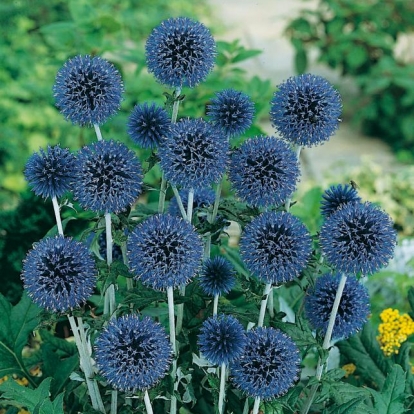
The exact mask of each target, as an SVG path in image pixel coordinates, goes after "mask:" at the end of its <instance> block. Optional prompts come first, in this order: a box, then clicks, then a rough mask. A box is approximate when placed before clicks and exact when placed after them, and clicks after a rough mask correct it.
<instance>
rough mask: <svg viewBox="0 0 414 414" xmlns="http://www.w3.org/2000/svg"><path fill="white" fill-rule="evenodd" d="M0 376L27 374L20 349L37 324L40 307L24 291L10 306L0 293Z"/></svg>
mask: <svg viewBox="0 0 414 414" xmlns="http://www.w3.org/2000/svg"><path fill="white" fill-rule="evenodd" d="M0 310H1V312H2V313H1V325H0V328H1V329H0V378H1V377H3V376H5V375H7V374H12V373H21V374H23V375H25V376H27V373H26V370H25V367H24V364H23V361H22V350H23V347H24V346H25V345H26V343H27V340H28V337H29V335H30V333H31V332H32V331H33V330H34V329H35V328H36V327H37V325H38V324H39V314H40V312H41V309H40V308H39V307H38V306H37V305H35V304H34V303H33V302H32V301H31V300H30V298H29V297H28V296H27V295H26V294H25V293H24V294H23V296H22V299H21V300H20V302H19V303H18V304H17V305H16V306H15V307H13V308H12V307H11V306H10V304H9V303H8V302H7V300H6V299H5V297H4V296H2V295H0Z"/></svg>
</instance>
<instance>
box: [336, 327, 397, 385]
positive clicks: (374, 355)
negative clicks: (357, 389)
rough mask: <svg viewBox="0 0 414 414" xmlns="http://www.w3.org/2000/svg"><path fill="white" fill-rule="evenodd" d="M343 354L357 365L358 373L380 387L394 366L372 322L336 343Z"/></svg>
mask: <svg viewBox="0 0 414 414" xmlns="http://www.w3.org/2000/svg"><path fill="white" fill-rule="evenodd" d="M336 346H337V347H338V348H339V350H340V352H341V354H342V355H343V356H345V357H346V359H347V360H348V361H349V362H352V363H354V364H355V365H356V367H357V370H358V375H360V376H361V377H363V378H364V379H367V380H369V381H371V383H372V384H375V385H376V386H378V387H379V388H381V387H382V386H383V385H384V382H385V377H386V375H387V373H388V372H389V371H390V369H391V367H392V363H391V361H390V360H389V359H387V358H385V357H384V354H383V353H382V351H381V349H380V347H379V344H378V341H377V339H376V334H375V332H374V330H373V328H372V326H371V323H367V324H365V327H364V329H363V330H362V332H360V333H359V334H357V335H354V336H352V337H351V338H349V339H347V340H346V341H341V342H338V343H337V344H336Z"/></svg>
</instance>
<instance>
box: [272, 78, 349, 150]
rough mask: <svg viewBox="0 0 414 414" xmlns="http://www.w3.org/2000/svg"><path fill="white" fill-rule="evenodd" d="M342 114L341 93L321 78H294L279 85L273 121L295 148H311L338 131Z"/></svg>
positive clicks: (273, 100)
mask: <svg viewBox="0 0 414 414" xmlns="http://www.w3.org/2000/svg"><path fill="white" fill-rule="evenodd" d="M341 112H342V103H341V97H340V95H339V93H338V92H337V91H336V90H335V89H334V88H333V87H332V85H331V84H330V83H329V82H328V81H327V80H326V79H324V78H322V77H321V76H315V75H311V74H309V73H307V74H304V75H299V76H293V77H291V78H289V79H288V80H287V81H286V82H284V83H282V84H281V85H279V86H278V90H277V92H275V94H274V96H273V99H272V101H271V110H270V120H271V122H272V125H273V126H274V127H275V128H276V130H277V131H278V132H279V133H280V135H281V136H282V137H283V138H284V139H286V140H287V141H290V142H292V143H294V144H296V145H301V146H304V147H312V146H314V145H318V144H321V143H323V142H325V141H327V140H328V139H329V138H330V137H331V136H332V135H333V134H334V132H335V131H336V130H337V128H338V125H339V122H340V119H339V118H340V116H341Z"/></svg>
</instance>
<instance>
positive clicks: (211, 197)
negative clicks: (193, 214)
mask: <svg viewBox="0 0 414 414" xmlns="http://www.w3.org/2000/svg"><path fill="white" fill-rule="evenodd" d="M178 193H179V195H180V198H181V201H182V203H183V206H184V209H185V210H186V211H187V204H188V190H180V191H179V192H178ZM215 198H216V195H215V193H214V191H213V190H212V189H211V188H201V189H200V188H197V189H196V190H194V200H193V210H194V211H195V210H196V209H198V208H207V207H209V206H212V205H213V204H214V201H215ZM168 213H169V214H171V215H172V216H179V217H181V212H180V208H179V207H178V202H177V199H176V198H175V197H173V198H172V199H171V201H170V204H169V206H168Z"/></svg>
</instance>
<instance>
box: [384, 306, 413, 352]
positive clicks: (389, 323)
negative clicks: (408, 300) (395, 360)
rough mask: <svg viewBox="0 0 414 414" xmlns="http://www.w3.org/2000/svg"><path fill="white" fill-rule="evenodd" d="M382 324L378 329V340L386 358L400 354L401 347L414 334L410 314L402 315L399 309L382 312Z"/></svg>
mask: <svg viewBox="0 0 414 414" xmlns="http://www.w3.org/2000/svg"><path fill="white" fill-rule="evenodd" d="M380 318H381V321H382V323H380V325H379V327H378V331H379V335H378V336H377V339H378V341H379V343H380V345H381V349H382V352H384V354H385V355H386V356H391V355H392V354H398V352H399V349H400V346H401V344H402V343H403V342H405V341H406V340H407V338H408V337H409V336H410V335H411V334H413V333H414V321H413V320H412V319H411V317H410V316H409V315H408V314H406V313H405V314H402V315H400V312H399V311H398V310H397V309H392V308H388V309H385V310H383V311H382V312H381V314H380Z"/></svg>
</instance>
